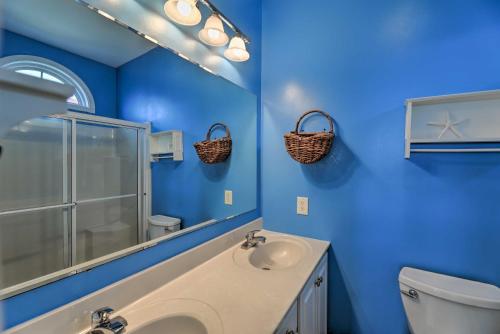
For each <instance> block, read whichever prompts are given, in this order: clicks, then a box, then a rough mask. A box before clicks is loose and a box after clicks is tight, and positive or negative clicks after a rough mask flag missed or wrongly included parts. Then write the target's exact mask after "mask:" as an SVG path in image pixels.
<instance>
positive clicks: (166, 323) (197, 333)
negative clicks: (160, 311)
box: [130, 315, 208, 334]
mask: <svg viewBox="0 0 500 334" xmlns="http://www.w3.org/2000/svg"><path fill="white" fill-rule="evenodd" d="M130 333H131V334H133V333H137V334H138V333H141V334H165V333H169V334H208V330H207V328H206V327H205V326H204V325H203V324H202V323H201V321H199V320H198V319H196V318H192V317H190V316H185V315H179V316H172V317H165V318H161V319H158V320H155V321H153V322H150V323H147V324H144V325H142V326H139V327H137V328H136V329H135V330H134V331H133V332H130Z"/></svg>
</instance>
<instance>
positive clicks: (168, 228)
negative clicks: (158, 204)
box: [148, 215, 181, 240]
mask: <svg viewBox="0 0 500 334" xmlns="http://www.w3.org/2000/svg"><path fill="white" fill-rule="evenodd" d="M148 220H149V238H150V239H151V240H153V239H156V238H160V237H163V236H164V235H167V234H170V233H174V232H177V231H179V230H180V229H181V219H180V218H175V217H169V216H162V215H156V216H151V217H149V219H148Z"/></svg>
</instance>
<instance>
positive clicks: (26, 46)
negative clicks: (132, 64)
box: [0, 30, 117, 118]
mask: <svg viewBox="0 0 500 334" xmlns="http://www.w3.org/2000/svg"><path fill="white" fill-rule="evenodd" d="M2 32H3V33H2ZM2 35H3V40H2V44H3V45H2V47H0V57H6V56H13V55H30V56H37V57H43V58H47V59H50V60H52V61H55V62H57V63H59V64H61V65H63V66H65V67H67V68H69V69H70V70H71V71H73V72H74V73H75V74H76V75H78V76H79V77H80V78H81V79H82V80H83V81H84V82H85V84H86V85H87V87H88V88H89V89H90V91H91V92H92V96H93V97H94V102H95V113H96V115H98V116H104V117H113V118H116V117H117V109H116V69H115V68H113V67H111V66H107V65H104V64H102V63H99V62H96V61H94V60H91V59H88V58H84V57H82V56H79V55H76V54H74V53H71V52H68V51H65V50H62V49H60V48H56V47H54V46H51V45H48V44H45V43H41V42H39V41H36V40H34V39H31V38H29V37H26V36H22V35H19V34H16V33H13V32H11V31H8V30H1V31H0V36H2Z"/></svg>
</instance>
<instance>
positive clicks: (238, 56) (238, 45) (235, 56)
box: [224, 36, 250, 62]
mask: <svg viewBox="0 0 500 334" xmlns="http://www.w3.org/2000/svg"><path fill="white" fill-rule="evenodd" d="M224 56H225V57H226V58H227V59H229V60H231V61H236V62H243V61H247V60H248V59H250V54H249V53H248V51H247V48H246V45H245V41H244V40H243V39H242V38H241V37H240V36H234V37H233V38H231V42H230V43H229V47H228V48H227V49H226V51H224Z"/></svg>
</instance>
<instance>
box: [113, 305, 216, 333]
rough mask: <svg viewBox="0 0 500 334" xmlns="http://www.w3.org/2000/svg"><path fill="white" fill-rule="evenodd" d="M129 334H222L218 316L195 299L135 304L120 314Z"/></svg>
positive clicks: (207, 306) (208, 306)
mask: <svg viewBox="0 0 500 334" xmlns="http://www.w3.org/2000/svg"><path fill="white" fill-rule="evenodd" d="M120 315H121V316H123V317H124V318H125V319H127V321H128V326H127V333H130V334H164V333H168V334H223V333H224V330H223V327H222V321H221V319H220V317H219V314H218V313H217V312H216V311H215V310H214V309H213V308H212V307H211V306H210V305H208V304H206V303H204V302H202V301H198V300H194V299H157V300H155V301H154V302H152V303H147V304H145V305H140V304H136V305H133V306H131V307H130V308H129V309H127V310H124V311H123V312H122V313H121V314H120Z"/></svg>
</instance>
